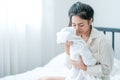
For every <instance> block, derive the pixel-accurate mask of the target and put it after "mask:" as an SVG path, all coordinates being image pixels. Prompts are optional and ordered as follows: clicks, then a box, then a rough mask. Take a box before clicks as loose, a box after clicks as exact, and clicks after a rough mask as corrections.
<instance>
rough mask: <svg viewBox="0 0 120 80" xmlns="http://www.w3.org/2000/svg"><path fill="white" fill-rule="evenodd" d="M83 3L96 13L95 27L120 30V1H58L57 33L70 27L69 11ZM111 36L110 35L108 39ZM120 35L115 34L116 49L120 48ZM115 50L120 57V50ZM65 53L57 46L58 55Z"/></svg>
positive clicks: (56, 14) (56, 9)
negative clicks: (78, 2)
mask: <svg viewBox="0 0 120 80" xmlns="http://www.w3.org/2000/svg"><path fill="white" fill-rule="evenodd" d="M76 1H81V2H84V3H87V4H89V5H91V6H92V7H93V9H94V11H95V15H94V22H93V25H94V26H101V27H103V26H104V27H114V28H120V22H119V21H120V15H119V14H120V9H119V7H120V5H119V3H120V1H119V0H59V1H58V0H57V1H55V31H56V32H57V31H59V30H60V29H61V28H62V27H65V26H67V25H68V15H67V13H68V9H69V8H70V6H71V5H72V4H73V3H74V2H76ZM110 35H111V34H109V33H108V37H110ZM119 35H120V34H115V36H116V37H117V38H116V39H115V41H116V43H115V47H117V48H118V47H120V45H117V44H118V43H119V40H120V36H119ZM117 48H116V49H115V53H116V54H117V56H118V57H120V54H119V52H120V51H119V50H118V49H117ZM62 51H64V49H63V46H58V45H57V46H56V53H59V52H62Z"/></svg>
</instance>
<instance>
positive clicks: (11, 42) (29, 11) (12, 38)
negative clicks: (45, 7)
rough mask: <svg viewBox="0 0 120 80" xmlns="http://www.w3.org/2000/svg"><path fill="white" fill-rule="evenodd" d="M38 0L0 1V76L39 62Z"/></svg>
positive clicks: (39, 15)
mask: <svg viewBox="0 0 120 80" xmlns="http://www.w3.org/2000/svg"><path fill="white" fill-rule="evenodd" d="M41 11H42V0H0V77H3V76H7V75H11V74H16V73H21V72H25V71H27V70H31V69H33V68H36V67H39V66H41V65H42V61H43V60H42V55H43V54H42V52H41V49H42V48H41V47H42V30H41V25H42V21H41V20H42V12H41Z"/></svg>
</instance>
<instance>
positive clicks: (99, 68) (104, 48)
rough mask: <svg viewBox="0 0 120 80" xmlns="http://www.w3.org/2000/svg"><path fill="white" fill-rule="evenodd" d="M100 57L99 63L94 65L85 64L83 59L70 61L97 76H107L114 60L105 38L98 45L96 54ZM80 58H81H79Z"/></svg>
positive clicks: (110, 47)
mask: <svg viewBox="0 0 120 80" xmlns="http://www.w3.org/2000/svg"><path fill="white" fill-rule="evenodd" d="M97 56H98V57H99V58H100V59H99V61H100V64H98V65H94V66H85V65H84V63H83V61H81V60H80V61H79V62H75V61H71V62H72V64H73V65H74V66H76V67H77V68H80V69H83V70H84V68H85V69H86V72H88V73H89V74H91V75H94V76H99V77H108V76H109V74H110V72H111V69H112V65H113V60H114V52H113V49H112V46H111V45H110V44H109V43H108V42H107V41H106V40H105V41H101V42H100V45H99V54H98V55H97ZM81 59H82V58H81Z"/></svg>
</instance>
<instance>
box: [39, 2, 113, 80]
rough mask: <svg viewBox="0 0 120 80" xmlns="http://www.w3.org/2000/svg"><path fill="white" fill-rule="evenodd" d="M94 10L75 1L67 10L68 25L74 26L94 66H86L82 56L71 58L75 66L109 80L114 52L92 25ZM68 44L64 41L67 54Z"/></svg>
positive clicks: (57, 79)
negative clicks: (93, 60)
mask: <svg viewBox="0 0 120 80" xmlns="http://www.w3.org/2000/svg"><path fill="white" fill-rule="evenodd" d="M93 15H94V10H93V9H92V7H91V6H89V5H87V4H84V3H81V2H76V3H74V4H73V5H72V6H71V8H70V10H69V18H70V22H69V26H72V27H74V28H76V33H77V35H78V36H81V37H82V38H83V39H84V40H85V42H86V44H87V46H88V48H89V50H90V51H91V53H92V54H93V56H94V57H95V59H96V60H97V64H96V65H95V66H91V67H88V66H86V65H85V64H84V63H83V61H82V58H81V57H80V61H79V62H76V61H73V60H71V63H72V65H74V66H75V67H76V68H79V69H82V70H84V71H86V72H87V73H88V74H90V75H92V76H94V77H96V76H97V77H98V76H99V78H100V79H101V80H110V77H109V75H110V72H111V69H112V65H113V59H114V52H113V49H112V46H111V44H110V42H109V41H108V39H107V38H106V37H105V35H104V34H103V33H101V32H99V31H98V30H96V29H95V28H94V27H93V26H92V22H93ZM69 51H70V44H69V43H66V53H67V54H68V55H69ZM41 80H65V77H45V78H43V79H41Z"/></svg>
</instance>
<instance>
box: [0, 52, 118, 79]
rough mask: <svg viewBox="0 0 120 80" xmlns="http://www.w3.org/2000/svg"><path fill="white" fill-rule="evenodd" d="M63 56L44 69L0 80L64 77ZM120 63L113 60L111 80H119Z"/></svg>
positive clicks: (65, 73)
mask: <svg viewBox="0 0 120 80" xmlns="http://www.w3.org/2000/svg"><path fill="white" fill-rule="evenodd" d="M64 56H65V54H64V53H61V54H59V55H58V56H56V57H55V58H53V59H52V60H51V61H50V62H49V63H48V64H46V65H45V66H44V67H38V68H36V69H33V70H31V71H27V72H24V73H21V74H16V75H11V76H6V77H3V78H0V80H38V79H39V78H40V77H43V76H66V75H67V73H68V71H69V70H68V69H67V68H66V67H65V65H64V61H65V57H64ZM119 65H120V61H119V60H117V59H114V65H113V71H112V73H111V80H120V67H119Z"/></svg>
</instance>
